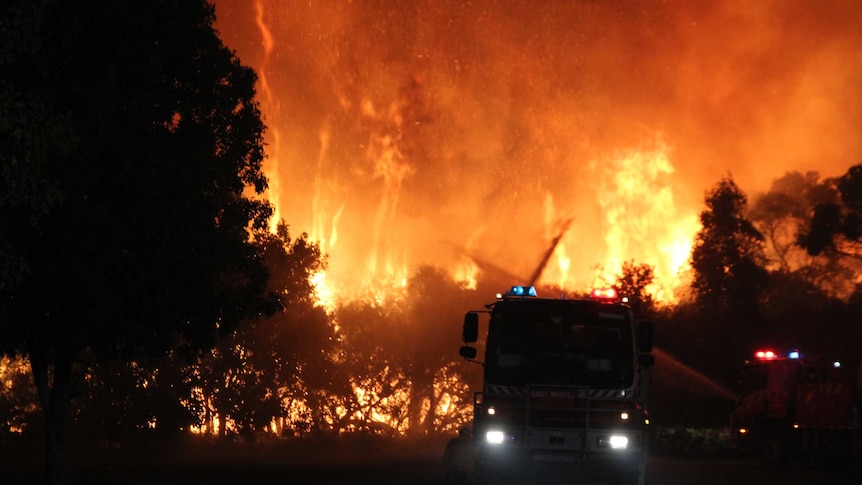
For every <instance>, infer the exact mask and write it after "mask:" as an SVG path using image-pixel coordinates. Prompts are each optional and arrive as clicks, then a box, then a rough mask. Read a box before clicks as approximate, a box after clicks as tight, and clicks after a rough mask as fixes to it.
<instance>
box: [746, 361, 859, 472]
mask: <svg viewBox="0 0 862 485" xmlns="http://www.w3.org/2000/svg"><path fill="white" fill-rule="evenodd" d="M740 385H741V398H740V400H739V403H738V405H737V408H736V410H735V411H734V412H733V414H732V415H731V421H732V424H733V429H735V430H736V444H737V448H738V449H739V451H740V452H742V453H745V454H752V455H756V456H758V457H760V458H761V459H762V460H763V461H764V462H765V463H768V464H773V465H781V464H784V463H786V462H788V461H789V460H791V459H793V458H805V457H809V458H819V459H823V460H836V459H843V458H848V457H850V456H853V455H856V456H858V449H859V396H858V389H857V382H856V369H855V368H854V369H850V368H848V366H846V365H844V363H843V362H842V361H841V360H839V359H836V358H834V357H829V356H825V355H803V354H802V353H800V352H799V351H797V350H793V351H791V352H787V353H779V352H776V351H773V350H759V351H757V352H756V353H755V355H754V358H753V359H751V360H748V361H746V362H745V366H744V368H743V372H742V378H741V379H740Z"/></svg>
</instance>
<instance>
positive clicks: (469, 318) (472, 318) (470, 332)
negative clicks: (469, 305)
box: [461, 312, 479, 344]
mask: <svg viewBox="0 0 862 485" xmlns="http://www.w3.org/2000/svg"><path fill="white" fill-rule="evenodd" d="M461 340H463V341H464V342H465V343H468V344H471V343H473V342H475V341H477V340H479V314H478V313H475V312H469V313H467V314H466V315H464V330H463V331H462V332H461Z"/></svg>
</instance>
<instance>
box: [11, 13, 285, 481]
mask: <svg viewBox="0 0 862 485" xmlns="http://www.w3.org/2000/svg"><path fill="white" fill-rule="evenodd" d="M2 8H3V11H2V14H0V19H2V20H0V142H2V144H3V146H4V150H3V152H2V159H0V162H2V165H0V168H2V169H0V182H2V187H0V194H2V196H0V228H2V233H0V291H2V293H0V314H2V316H3V318H2V319H0V345H3V348H2V350H3V351H6V352H11V351H16V350H17V351H21V352H23V353H25V354H26V355H28V357H29V358H30V361H31V363H32V366H33V372H34V377H35V379H36V384H37V387H38V389H39V391H40V398H41V401H42V405H43V407H44V408H45V410H46V412H47V417H48V421H49V425H48V426H47V431H48V444H49V457H50V456H51V455H54V454H55V453H56V454H57V455H62V443H63V441H64V436H63V429H64V425H63V423H64V422H65V421H66V419H67V415H66V413H67V411H66V407H67V403H68V400H69V398H70V397H71V394H72V393H73V391H74V389H72V379H73V378H74V375H75V369H74V368H73V362H74V361H75V359H76V356H78V355H79V354H80V353H81V352H82V351H84V350H85V349H89V351H91V352H93V353H94V354H95V355H96V356H98V357H100V358H103V357H117V358H120V359H123V360H130V359H132V358H135V357H136V356H159V355H163V354H164V352H166V351H167V349H170V348H172V347H175V346H177V345H178V344H179V345H183V346H186V347H188V348H189V349H194V348H205V347H208V346H211V345H212V344H213V343H214V342H215V340H216V338H217V337H218V335H219V334H220V333H224V332H229V331H230V330H231V329H232V328H234V327H235V326H236V325H237V324H238V322H240V321H241V320H243V319H246V318H248V317H251V316H255V315H258V314H260V313H263V312H265V311H267V310H271V309H273V305H272V303H273V301H274V300H273V298H270V297H269V296H268V295H267V292H266V287H265V285H266V280H267V271H266V268H265V266H264V264H263V262H262V258H261V257H260V255H259V252H258V249H257V247H255V246H254V245H252V244H251V242H250V240H251V238H250V236H251V234H250V231H251V230H256V229H264V228H265V227H266V225H267V219H268V217H269V216H270V213H271V208H270V206H269V204H268V203H267V202H266V201H264V200H261V199H255V198H249V197H248V194H249V193H253V192H257V193H260V192H262V191H263V190H264V189H265V187H266V179H265V178H264V176H263V174H262V172H261V163H262V160H263V145H262V132H263V124H262V122H261V118H260V112H259V110H258V107H257V105H256V103H255V101H254V94H255V91H254V84H255V80H256V75H255V73H254V71H252V70H251V69H249V68H247V67H244V66H242V65H240V63H239V61H238V60H237V59H236V58H235V57H234V56H233V54H232V53H231V52H230V51H229V50H228V49H227V48H225V47H224V45H222V43H221V41H220V40H219V38H218V36H217V35H216V32H215V31H214V30H213V28H212V22H213V20H214V14H213V9H212V6H211V5H209V4H208V3H206V2H205V1H204V0H195V1H186V2H162V1H157V0H133V1H129V2H113V1H96V0H93V1H86V2H62V1H54V0H37V1H34V2H31V1H12V2H5V3H4V4H3V7H2ZM7 148H8V149H7ZM49 371H50V372H49ZM49 377H50V378H51V379H52V383H51V384H49V381H48V379H49ZM60 458H62V456H60ZM51 467H52V461H49V479H50V480H54V479H58V480H62V472H63V470H62V469H59V470H58V471H59V473H57V474H56V476H55V471H57V470H53V469H50V468H51Z"/></svg>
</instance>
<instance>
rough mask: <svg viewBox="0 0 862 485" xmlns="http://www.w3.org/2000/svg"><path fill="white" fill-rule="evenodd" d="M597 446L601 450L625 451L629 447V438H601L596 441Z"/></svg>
mask: <svg viewBox="0 0 862 485" xmlns="http://www.w3.org/2000/svg"><path fill="white" fill-rule="evenodd" d="M596 445H597V446H598V447H599V448H610V449H612V450H625V449H626V448H628V446H629V438H628V437H627V436H623V435H619V434H612V435H610V436H599V437H598V438H597V439H596Z"/></svg>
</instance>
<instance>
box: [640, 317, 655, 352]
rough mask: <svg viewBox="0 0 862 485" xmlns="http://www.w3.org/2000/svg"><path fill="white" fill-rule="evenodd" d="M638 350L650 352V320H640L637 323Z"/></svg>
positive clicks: (651, 328)
mask: <svg viewBox="0 0 862 485" xmlns="http://www.w3.org/2000/svg"><path fill="white" fill-rule="evenodd" d="M637 333H638V350H639V351H641V352H652V334H653V326H652V322H649V321H642V322H640V323H639V324H638V330H637Z"/></svg>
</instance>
